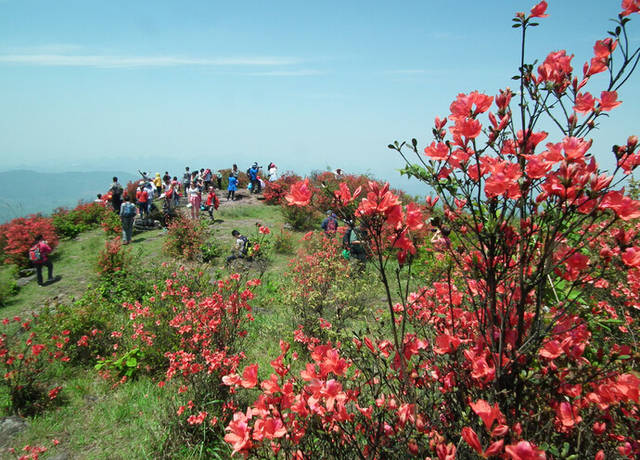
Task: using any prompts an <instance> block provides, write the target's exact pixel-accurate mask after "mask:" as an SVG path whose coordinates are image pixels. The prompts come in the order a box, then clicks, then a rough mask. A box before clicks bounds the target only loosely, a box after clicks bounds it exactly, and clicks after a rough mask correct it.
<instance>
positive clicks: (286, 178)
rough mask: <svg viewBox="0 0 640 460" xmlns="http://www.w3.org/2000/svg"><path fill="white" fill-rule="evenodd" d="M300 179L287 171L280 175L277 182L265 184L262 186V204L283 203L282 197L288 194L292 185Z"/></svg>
mask: <svg viewBox="0 0 640 460" xmlns="http://www.w3.org/2000/svg"><path fill="white" fill-rule="evenodd" d="M301 179H302V178H301V177H300V176H298V175H297V174H295V173H292V172H290V171H287V172H285V173H283V174H281V175H280V177H279V178H278V180H276V181H272V182H267V183H265V186H264V191H263V193H262V196H263V197H264V202H265V203H266V204H271V205H279V204H282V202H283V201H284V197H285V195H286V194H287V193H289V189H290V188H291V185H292V184H295V183H296V182H298V181H299V180H301Z"/></svg>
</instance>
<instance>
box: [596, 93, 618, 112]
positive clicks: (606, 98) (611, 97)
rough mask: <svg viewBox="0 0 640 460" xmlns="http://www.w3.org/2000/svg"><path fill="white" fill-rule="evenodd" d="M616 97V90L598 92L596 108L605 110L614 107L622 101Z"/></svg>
mask: <svg viewBox="0 0 640 460" xmlns="http://www.w3.org/2000/svg"><path fill="white" fill-rule="evenodd" d="M617 99H618V93H617V92H615V91H602V93H600V105H599V106H598V108H599V109H600V110H601V111H603V112H607V111H609V110H611V109H615V108H616V107H618V106H619V105H620V104H622V101H618V100H617Z"/></svg>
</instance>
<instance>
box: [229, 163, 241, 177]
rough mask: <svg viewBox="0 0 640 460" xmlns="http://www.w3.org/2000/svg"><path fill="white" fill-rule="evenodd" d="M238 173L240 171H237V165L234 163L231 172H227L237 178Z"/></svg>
mask: <svg viewBox="0 0 640 460" xmlns="http://www.w3.org/2000/svg"><path fill="white" fill-rule="evenodd" d="M239 174H240V171H238V165H237V164H234V165H233V167H232V168H231V172H230V173H229V175H230V176H233V177H235V178H236V179H237V178H238V175H239Z"/></svg>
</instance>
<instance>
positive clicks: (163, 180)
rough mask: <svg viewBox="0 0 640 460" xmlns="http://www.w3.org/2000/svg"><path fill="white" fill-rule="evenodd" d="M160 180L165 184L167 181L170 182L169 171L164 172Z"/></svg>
mask: <svg viewBox="0 0 640 460" xmlns="http://www.w3.org/2000/svg"><path fill="white" fill-rule="evenodd" d="M162 182H164V183H165V184H166V183H167V182H171V176H170V175H169V171H165V172H164V176H162Z"/></svg>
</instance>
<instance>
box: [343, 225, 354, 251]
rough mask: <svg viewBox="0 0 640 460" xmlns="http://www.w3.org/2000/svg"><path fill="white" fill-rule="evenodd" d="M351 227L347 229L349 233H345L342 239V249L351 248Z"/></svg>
mask: <svg viewBox="0 0 640 460" xmlns="http://www.w3.org/2000/svg"><path fill="white" fill-rule="evenodd" d="M351 232H352V229H351V227H349V228H347V231H346V232H344V235H343V237H342V247H343V248H345V249H349V248H350V247H351Z"/></svg>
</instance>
